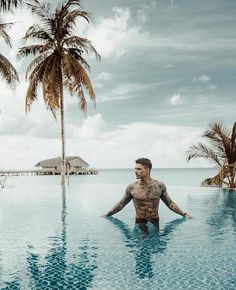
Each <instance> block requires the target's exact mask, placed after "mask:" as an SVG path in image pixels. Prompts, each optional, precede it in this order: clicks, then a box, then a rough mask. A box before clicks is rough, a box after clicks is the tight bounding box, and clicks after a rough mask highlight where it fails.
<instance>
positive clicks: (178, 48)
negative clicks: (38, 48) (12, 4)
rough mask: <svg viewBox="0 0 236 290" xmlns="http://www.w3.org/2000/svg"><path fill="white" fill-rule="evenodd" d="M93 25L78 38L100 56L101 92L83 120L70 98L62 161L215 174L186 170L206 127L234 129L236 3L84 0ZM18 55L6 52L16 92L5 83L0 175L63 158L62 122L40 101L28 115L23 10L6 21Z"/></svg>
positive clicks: (27, 18)
mask: <svg viewBox="0 0 236 290" xmlns="http://www.w3.org/2000/svg"><path fill="white" fill-rule="evenodd" d="M81 4H82V6H83V8H84V9H85V10H86V11H88V12H90V13H91V23H89V24H87V23H86V22H84V21H79V22H78V23H77V27H76V30H75V33H78V35H80V36H83V37H86V38H88V39H89V40H90V41H91V42H92V44H93V45H94V47H95V48H96V49H97V51H98V52H99V53H100V55H101V57H102V58H101V61H97V60H96V59H95V58H94V57H93V56H92V55H89V56H86V57H85V58H86V60H87V61H88V63H89V64H90V66H91V71H90V78H91V81H92V83H93V86H94V89H95V92H96V106H94V104H93V103H91V102H90V101H89V99H88V110H87V113H86V114H85V113H83V112H81V111H80V108H79V102H78V99H77V98H76V96H74V97H71V96H70V95H69V94H67V93H66V94H65V97H66V100H65V130H66V155H67V156H72V155H78V156H80V157H82V158H83V159H84V160H86V161H87V162H88V163H89V164H90V165H91V166H93V167H97V168H132V167H134V161H135V160H136V159H137V158H139V157H147V158H150V159H151V160H152V163H153V167H156V168H168V167H173V168H176V167H211V166H212V164H210V163H208V162H207V161H205V160H193V161H190V163H187V162H186V156H187V153H186V152H187V150H188V149H189V146H190V145H192V144H196V143H197V142H199V141H202V138H201V134H202V133H203V132H204V131H205V130H206V129H207V128H208V126H209V124H210V123H213V122H219V121H220V122H222V123H223V124H224V125H225V126H226V127H229V128H230V127H232V126H233V123H234V122H235V121H236V97H235V92H236V58H235V53H236V35H235V29H236V14H235V11H236V2H235V1H234V0H225V1H221V0H204V1H203V0H199V1H188V0H176V1H175V0H166V1H161V0H154V1H144V0H136V1H131V0H126V1H123V0H113V1H109V0H100V1H96V0H82V1H81ZM1 19H2V21H3V22H8V21H11V22H15V25H13V26H12V27H11V29H9V30H8V33H9V34H10V36H11V37H12V46H13V47H12V49H9V48H8V47H7V46H6V45H5V44H4V42H3V40H2V39H1V38H0V52H1V53H2V54H4V55H5V56H6V57H7V58H8V59H9V60H10V61H11V62H12V63H13V64H14V66H15V67H16V69H17V71H18V73H19V76H20V83H19V84H18V85H17V86H16V89H15V90H12V89H9V88H8V87H7V86H6V85H5V82H4V81H3V80H2V78H0V84H1V90H0V138H1V150H0V168H1V169H16V168H22V169H23V168H33V167H34V165H35V164H36V163H37V162H38V161H40V160H44V159H47V158H53V157H57V156H60V154H61V141H60V122H59V116H58V121H55V119H54V118H53V116H52V115H51V114H50V112H49V111H47V109H46V106H45V105H44V103H43V101H42V98H41V95H39V99H38V101H37V102H35V103H34V104H33V106H32V108H31V111H30V112H29V113H27V114H25V111H24V100H25V95H26V90H27V85H28V82H27V81H26V80H25V71H26V69H27V65H28V63H29V61H30V59H28V60H27V61H26V60H20V61H19V60H17V59H16V54H17V51H18V49H19V48H20V47H21V46H22V45H24V43H23V42H22V40H21V38H22V37H23V36H24V34H25V32H26V30H27V28H28V27H29V26H30V25H32V23H34V22H35V18H34V17H33V16H32V15H31V14H30V12H29V11H28V10H27V9H26V8H22V9H18V10H17V11H15V12H14V13H11V14H10V13H8V14H4V15H1Z"/></svg>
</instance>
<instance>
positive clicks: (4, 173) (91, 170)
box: [0, 168, 98, 176]
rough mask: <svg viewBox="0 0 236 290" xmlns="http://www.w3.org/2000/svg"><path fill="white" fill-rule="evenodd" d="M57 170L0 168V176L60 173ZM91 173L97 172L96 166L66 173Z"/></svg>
mask: <svg viewBox="0 0 236 290" xmlns="http://www.w3.org/2000/svg"><path fill="white" fill-rule="evenodd" d="M60 174H61V173H60V172H59V171H57V170H52V169H50V170H47V169H45V168H44V169H15V170H1V171H0V176H20V175H60ZM68 174H69V175H91V174H98V169H96V168H81V169H78V170H76V171H70V172H67V173H66V175H68Z"/></svg>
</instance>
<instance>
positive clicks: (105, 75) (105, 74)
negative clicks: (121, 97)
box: [95, 72, 113, 81]
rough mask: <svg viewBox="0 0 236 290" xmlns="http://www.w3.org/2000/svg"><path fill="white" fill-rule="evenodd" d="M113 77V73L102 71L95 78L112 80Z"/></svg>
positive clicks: (97, 79)
mask: <svg viewBox="0 0 236 290" xmlns="http://www.w3.org/2000/svg"><path fill="white" fill-rule="evenodd" d="M112 79H113V75H112V74H110V73H108V72H101V73H100V74H99V75H98V76H97V77H96V79H95V81H110V80H112Z"/></svg>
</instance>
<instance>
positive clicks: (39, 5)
mask: <svg viewBox="0 0 236 290" xmlns="http://www.w3.org/2000/svg"><path fill="white" fill-rule="evenodd" d="M27 5H28V7H29V8H30V10H31V12H32V14H35V15H37V16H38V17H39V19H41V20H42V21H44V20H47V19H49V18H52V16H53V14H52V13H51V11H52V6H51V4H50V3H49V2H48V3H43V2H39V1H37V0H31V2H28V3H27Z"/></svg>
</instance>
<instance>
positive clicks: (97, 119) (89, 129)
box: [77, 114, 104, 138]
mask: <svg viewBox="0 0 236 290" xmlns="http://www.w3.org/2000/svg"><path fill="white" fill-rule="evenodd" d="M103 125H104V121H103V120H102V115H101V114H95V115H93V116H88V117H87V119H85V120H84V121H83V124H82V127H81V129H78V130H77V135H78V136H81V137H84V138H91V137H95V136H96V135H97V134H99V132H100V131H101V129H102V127H103Z"/></svg>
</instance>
